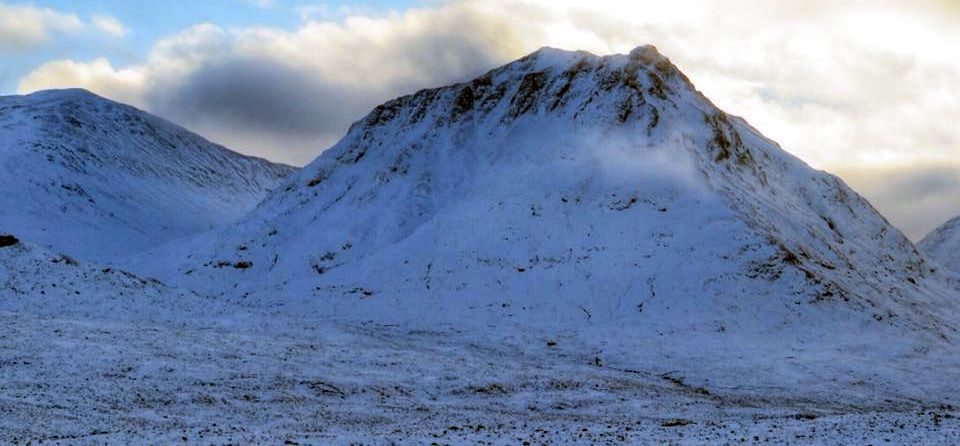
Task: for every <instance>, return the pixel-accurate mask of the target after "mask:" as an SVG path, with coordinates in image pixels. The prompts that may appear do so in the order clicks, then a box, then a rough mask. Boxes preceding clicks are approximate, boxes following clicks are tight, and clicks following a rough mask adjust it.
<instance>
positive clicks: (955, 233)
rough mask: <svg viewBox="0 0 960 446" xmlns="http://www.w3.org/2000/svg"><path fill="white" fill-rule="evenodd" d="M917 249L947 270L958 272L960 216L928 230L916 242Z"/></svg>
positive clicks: (959, 259) (959, 262) (959, 266)
mask: <svg viewBox="0 0 960 446" xmlns="http://www.w3.org/2000/svg"><path fill="white" fill-rule="evenodd" d="M917 249H919V250H920V252H922V253H923V254H924V255H925V256H927V258H929V259H932V260H934V261H936V262H938V263H940V264H941V265H943V266H945V267H946V268H947V269H948V270H950V271H953V272H955V273H960V217H956V218H952V219H950V220H948V221H947V222H946V223H944V224H942V225H940V226H938V227H937V228H936V229H934V230H933V231H930V233H929V234H927V235H926V236H924V237H923V240H920V242H919V243H917Z"/></svg>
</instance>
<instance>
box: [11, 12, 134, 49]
mask: <svg viewBox="0 0 960 446" xmlns="http://www.w3.org/2000/svg"><path fill="white" fill-rule="evenodd" d="M90 30H92V31H95V32H97V33H103V34H106V35H109V36H113V37H121V36H123V35H124V34H125V33H126V32H127V28H126V27H125V26H124V25H123V23H121V22H120V21H119V20H117V19H116V18H114V17H111V16H107V15H94V16H92V17H91V18H90V20H89V22H87V21H84V20H82V19H81V18H80V17H78V16H77V15H76V14H70V13H64V12H60V11H57V10H55V9H51V8H41V7H36V6H30V5H9V4H5V3H2V2H0V54H2V53H4V52H20V51H26V50H29V49H32V48H35V47H37V46H39V45H43V44H45V43H47V42H49V41H50V40H51V38H52V36H53V35H55V34H58V33H72V34H76V33H82V32H85V31H90Z"/></svg>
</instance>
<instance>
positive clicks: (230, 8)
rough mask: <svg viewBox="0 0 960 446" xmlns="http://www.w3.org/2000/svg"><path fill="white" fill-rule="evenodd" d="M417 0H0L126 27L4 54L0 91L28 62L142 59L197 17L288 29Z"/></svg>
mask: <svg viewBox="0 0 960 446" xmlns="http://www.w3.org/2000/svg"><path fill="white" fill-rule="evenodd" d="M424 3H425V2H423V1H420V0H356V1H340V2H311V1H309V0H303V1H301V0H190V1H149V0H83V1H76V0H46V1H3V0H0V5H2V4H5V5H22V6H33V7H39V8H51V9H54V10H56V11H58V12H61V13H65V14H75V15H76V16H77V17H79V18H80V19H81V20H89V19H90V18H91V17H94V16H97V15H103V16H110V17H114V18H116V19H117V20H119V21H120V22H121V23H122V24H123V25H124V26H125V27H126V28H127V32H126V33H125V35H124V36H123V37H120V38H117V37H114V36H97V35H93V36H90V35H80V36H76V35H74V36H70V38H69V39H65V40H57V39H54V40H52V41H51V42H50V44H49V45H44V46H42V47H40V48H38V49H37V50H36V51H31V52H29V53H19V54H15V55H13V56H12V57H11V56H9V55H8V56H7V57H6V58H5V61H4V62H3V63H2V64H0V94H12V93H14V92H15V90H16V86H17V81H18V80H19V79H20V78H21V77H22V76H24V75H25V74H27V73H28V72H29V71H30V70H31V69H32V68H34V67H36V66H38V65H40V64H42V63H43V62H46V61H48V60H54V59H62V58H70V59H79V60H87V59H92V58H95V57H108V58H109V59H110V60H111V61H112V62H114V63H115V64H117V65H127V64H133V63H137V62H139V61H141V60H142V59H143V58H144V56H145V55H146V54H147V52H148V51H149V49H150V47H151V46H152V45H153V43H154V42H155V41H156V40H157V39H160V38H162V37H164V36H168V35H171V34H175V33H177V32H179V31H180V30H183V29H185V28H188V27H190V26H191V25H194V24H197V23H213V24H216V25H218V26H221V27H223V28H247V27H254V26H266V27H276V28H285V29H292V28H295V27H297V26H298V25H299V24H300V23H301V22H302V21H303V20H304V19H305V18H313V19H333V20H336V19H337V18H338V17H339V16H342V15H343V13H344V11H350V12H354V13H370V14H386V13H390V12H398V11H402V10H404V9H407V8H410V7H413V6H418V5H422V4H424Z"/></svg>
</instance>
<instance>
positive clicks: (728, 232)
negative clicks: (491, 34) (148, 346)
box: [148, 46, 956, 333]
mask: <svg viewBox="0 0 960 446" xmlns="http://www.w3.org/2000/svg"><path fill="white" fill-rule="evenodd" d="M165 255H166V256H167V257H165V258H171V259H172V260H171V261H169V262H163V264H164V265H168V264H172V265H176V264H179V265H181V266H180V267H179V268H178V270H177V271H175V272H174V271H170V270H158V269H154V270H152V271H150V272H151V273H153V274H157V275H160V276H162V277H165V278H168V279H169V280H172V281H175V282H176V281H179V282H181V283H185V284H188V285H189V286H192V287H195V288H204V289H206V290H207V291H208V292H212V293H214V294H221V295H223V296H224V297H225V298H228V299H243V301H244V302H246V303H254V304H270V305H274V304H275V305H287V306H295V307H300V306H303V307H305V308H314V309H319V310H318V311H321V312H322V313H324V314H328V315H334V316H342V317H347V318H371V319H376V320H381V319H383V320H395V321H411V320H414V321H426V320H437V321H440V322H444V321H446V322H449V321H451V320H453V319H455V320H457V321H467V322H469V323H480V324H484V323H497V322H499V321H504V320H514V321H522V323H524V324H528V325H548V326H580V325H603V324H606V323H609V322H616V323H617V324H616V325H622V323H624V322H625V323H629V324H632V325H631V326H632V327H634V328H635V329H638V330H640V331H642V332H645V333H653V332H666V331H675V330H694V331H704V330H705V331H743V332H758V331H759V332H774V331H779V330H782V329H783V327H785V326H805V327H808V329H811V330H816V328H814V327H820V326H824V325H834V324H838V323H840V322H843V323H850V324H853V325H855V326H861V325H870V324H881V325H887V324H892V325H898V326H911V327H913V328H922V329H923V330H924V331H925V332H930V333H933V332H940V331H952V330H953V329H954V325H953V322H951V320H950V319H949V316H951V315H955V314H956V305H955V304H954V303H953V302H952V300H951V299H950V298H948V297H946V295H945V294H944V293H942V292H940V291H937V290H934V291H931V290H932V289H938V288H937V287H927V286H925V284H926V283H927V282H928V276H929V274H930V270H929V268H928V267H926V266H925V264H924V261H923V259H922V258H921V257H920V255H919V254H918V253H917V251H916V250H915V249H914V247H913V245H912V244H911V243H910V241H909V240H908V239H907V238H906V237H904V235H903V234H902V233H901V232H900V231H898V230H897V229H895V228H894V227H892V226H891V225H890V224H889V223H888V222H887V221H886V220H885V219H884V218H883V217H882V216H880V215H879V214H878V213H877V212H876V211H875V210H874V209H873V208H872V207H871V206H870V204H869V203H868V202H867V201H865V200H864V199H863V198H861V197H860V196H859V195H858V194H857V193H855V192H854V191H852V190H851V189H850V188H849V187H847V186H846V185H845V184H844V183H843V182H842V181H841V180H839V179H838V178H837V177H834V176H832V175H829V174H827V173H824V172H820V171H816V170H814V169H812V168H810V167H809V166H807V165H806V164H804V163H803V162H801V161H800V160H799V159H797V158H795V157H793V156H791V155H789V154H788V153H786V152H785V151H783V150H782V149H780V148H779V146H777V144H775V143H774V142H772V141H770V140H768V139H766V138H765V137H763V136H762V135H761V134H760V133H758V132H757V131H756V130H755V129H753V128H752V127H751V126H750V125H748V124H747V123H746V122H745V121H744V120H742V119H740V118H737V117H733V116H730V115H728V114H726V113H724V112H723V111H721V110H719V109H718V108H717V107H715V106H714V105H713V104H712V103H711V102H710V101H709V100H707V99H706V98H705V97H703V96H702V95H701V94H700V93H699V92H697V90H696V89H695V88H694V87H693V85H692V84H691V83H690V81H689V80H688V79H687V78H686V77H685V76H684V75H683V74H682V73H681V72H680V71H679V70H678V69H677V67H676V66H674V65H673V64H672V63H671V62H670V61H669V60H668V59H666V58H665V57H663V56H661V55H660V54H659V53H658V52H657V51H656V49H654V48H653V47H650V46H645V47H640V48H637V49H635V50H634V51H632V52H631V53H630V54H629V55H615V56H607V57H598V56H594V55H592V54H589V53H583V52H566V51H561V50H555V49H549V48H545V49H542V50H540V51H537V52H536V53H533V54H531V55H529V56H527V57H525V58H523V59H520V60H518V61H516V62H513V63H511V64H508V65H506V66H504V67H502V68H499V69H496V70H493V71H491V72H489V73H487V74H485V75H483V76H481V77H479V78H477V79H474V80H472V81H470V82H467V83H463V84H457V85H453V86H449V87H444V88H437V89H429V90H423V91H420V92H417V93H416V94H413V95H409V96H405V97H401V98H398V99H395V100H392V101H389V102H387V103H385V104H383V105H381V106H379V107H377V108H376V109H375V110H373V111H372V112H371V113H370V114H369V115H367V116H366V117H365V118H363V119H362V120H361V121H359V122H357V123H356V124H354V125H353V126H352V128H351V129H350V130H349V132H348V134H347V135H346V136H345V137H344V138H343V140H341V141H340V142H339V143H338V144H336V145H335V146H333V147H332V148H331V149H329V150H327V151H326V152H324V153H323V154H322V155H321V156H320V157H319V158H318V159H316V160H315V161H314V162H312V163H311V164H310V165H309V166H307V167H306V168H304V169H303V170H302V171H300V172H299V173H298V174H296V175H294V176H292V177H291V178H290V179H289V181H288V182H287V184H286V186H285V187H282V188H278V189H276V190H275V191H274V192H273V193H271V194H270V195H269V196H268V198H267V199H266V200H265V201H264V202H263V203H261V204H260V205H259V206H258V207H257V209H255V210H254V211H253V212H252V213H251V214H250V215H248V216H247V217H245V218H244V219H242V220H241V221H240V222H238V223H237V224H235V225H233V226H231V227H229V228H226V229H224V230H223V231H220V232H217V233H211V234H209V235H208V236H206V237H203V238H201V239H197V240H194V242H193V243H192V244H190V245H185V246H182V247H181V248H180V251H179V252H174V253H167V254H165ZM162 268H163V267H161V269H162ZM148 269H149V268H148ZM451 318H452V319H451ZM953 320H956V319H953ZM458 323H459V322H458ZM571 324H572V325H571Z"/></svg>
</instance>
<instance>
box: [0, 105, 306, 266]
mask: <svg viewBox="0 0 960 446" xmlns="http://www.w3.org/2000/svg"><path fill="white" fill-rule="evenodd" d="M293 170H294V169H293V168H291V167H288V166H283V165H278V164H273V163H270V162H267V161H265V160H262V159H258V158H251V157H246V156H242V155H240V154H237V153H234V152H231V151H229V150H227V149H225V148H223V147H220V146H217V145H215V144H212V143H210V142H208V141H206V140H204V139H203V138H201V137H199V136H197V135H195V134H192V133H190V132H188V131H187V130H185V129H183V128H181V127H178V126H176V125H173V124H171V123H169V122H167V121H164V120H162V119H159V118H157V117H154V116H151V115H149V114H147V113H145V112H142V111H140V110H137V109H135V108H133V107H130V106H127V105H123V104H118V103H115V102H112V101H109V100H106V99H104V98H101V97H99V96H96V95H94V94H92V93H90V92H87V91H84V90H49V91H42V92H37V93H33V94H30V95H26V96H5V97H0V190H2V191H3V194H0V231H4V232H9V233H13V234H15V235H17V236H18V237H20V238H22V239H25V240H28V241H31V242H34V243H38V244H43V245H46V246H50V247H55V249H58V250H63V251H65V252H68V253H69V254H70V255H72V256H75V257H77V258H83V259H91V260H98V261H105V262H111V261H116V260H117V259H120V258H122V257H124V256H127V255H130V254H133V253H136V252H140V251H142V250H144V249H147V248H151V247H155V246H158V245H159V244H163V243H165V242H169V241H171V240H173V239H177V238H180V237H184V236H187V235H191V234H194V233H196V232H198V231H203V230H208V229H210V228H212V227H213V226H219V225H222V224H223V223H226V222H228V221H232V220H235V219H236V218H238V217H240V216H241V215H243V214H244V213H245V212H247V211H249V210H250V209H251V208H252V207H253V206H255V205H256V203H257V202H259V201H260V200H261V199H262V198H263V197H264V195H266V192H267V191H268V190H269V189H270V188H272V187H274V186H276V185H277V184H279V183H280V181H281V180H282V179H283V178H284V177H285V176H286V175H288V174H289V173H291V172H292V171H293Z"/></svg>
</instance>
